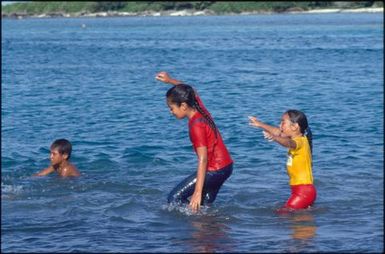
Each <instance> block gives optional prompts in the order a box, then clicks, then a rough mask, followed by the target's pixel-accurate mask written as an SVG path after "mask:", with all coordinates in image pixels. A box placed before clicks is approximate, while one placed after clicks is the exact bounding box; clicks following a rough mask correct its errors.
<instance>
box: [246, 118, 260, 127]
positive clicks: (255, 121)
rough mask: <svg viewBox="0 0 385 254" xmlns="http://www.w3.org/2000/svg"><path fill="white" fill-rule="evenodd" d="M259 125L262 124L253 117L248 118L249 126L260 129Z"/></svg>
mask: <svg viewBox="0 0 385 254" xmlns="http://www.w3.org/2000/svg"><path fill="white" fill-rule="evenodd" d="M261 124H262V122H261V121H259V120H258V119H257V118H256V117H255V116H249V125H251V126H253V127H257V128H260V127H261Z"/></svg>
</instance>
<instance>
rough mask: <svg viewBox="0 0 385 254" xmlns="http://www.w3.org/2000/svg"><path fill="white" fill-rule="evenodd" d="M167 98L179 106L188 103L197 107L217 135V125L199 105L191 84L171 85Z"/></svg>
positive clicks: (192, 106)
mask: <svg viewBox="0 0 385 254" xmlns="http://www.w3.org/2000/svg"><path fill="white" fill-rule="evenodd" d="M166 97H167V100H169V101H170V102H171V103H173V104H176V105H177V106H178V107H180V105H182V103H183V102H184V103H186V104H187V105H188V106H189V107H191V108H194V109H196V110H197V111H198V112H199V113H201V114H202V116H203V117H204V118H205V119H206V121H207V123H208V125H209V126H210V128H211V129H212V130H213V131H214V133H215V137H216V136H217V126H216V125H215V123H214V121H213V119H212V118H211V116H210V115H209V114H208V113H207V112H206V111H205V110H203V109H202V108H201V106H199V103H198V101H197V99H196V96H195V92H194V89H193V88H192V87H191V86H190V85H186V84H179V85H176V86H173V87H171V88H170V89H169V90H168V91H167V93H166Z"/></svg>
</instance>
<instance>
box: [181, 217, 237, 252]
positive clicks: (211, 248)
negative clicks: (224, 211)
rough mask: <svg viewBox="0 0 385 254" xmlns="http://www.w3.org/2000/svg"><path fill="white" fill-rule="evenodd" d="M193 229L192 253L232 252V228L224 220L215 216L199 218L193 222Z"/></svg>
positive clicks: (190, 243)
mask: <svg viewBox="0 0 385 254" xmlns="http://www.w3.org/2000/svg"><path fill="white" fill-rule="evenodd" d="M191 225H192V227H193V230H192V233H191V240H190V241H189V245H190V246H191V247H192V249H191V251H192V252H206V253H213V252H232V251H233V249H234V248H233V241H232V239H231V238H230V237H229V234H228V232H229V230H230V228H229V227H228V226H227V225H226V224H225V223H224V219H223V218H222V219H221V218H218V217H215V216H199V217H196V218H194V219H193V220H192V221H191Z"/></svg>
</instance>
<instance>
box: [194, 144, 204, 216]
mask: <svg viewBox="0 0 385 254" xmlns="http://www.w3.org/2000/svg"><path fill="white" fill-rule="evenodd" d="M197 155H198V170H197V180H196V183H195V190H194V193H193V195H192V196H191V199H190V206H191V208H192V210H193V211H194V212H196V211H197V210H199V208H200V206H201V202H202V191H203V184H204V182H205V176H206V170H207V147H205V146H201V147H198V148H197Z"/></svg>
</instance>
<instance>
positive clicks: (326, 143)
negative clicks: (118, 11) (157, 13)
mask: <svg viewBox="0 0 385 254" xmlns="http://www.w3.org/2000/svg"><path fill="white" fill-rule="evenodd" d="M382 14H383V13H379V14H363V13H360V14H347V13H343V14H342V13H341V14H311V15H306V14H296V15H283V14H281V15H257V16H228V17H224V16H221V17H215V16H213V17H130V18H99V19H98V18H78V19H22V20H9V19H4V20H2V41H1V46H2V47H1V50H2V71H1V72H2V82H1V92H2V93H1V94H2V95H1V116H2V122H1V127H2V129H1V140H2V143H1V173H2V174H1V191H2V192H1V204H2V206H1V207H2V208H1V211H2V215H1V251H2V252H383V251H384V240H383V238H384V232H383V227H384V212H383V208H384V194H383V192H384V187H383V184H384V166H383V163H384V141H383V138H384V106H383V105H384V72H383V68H384V58H383V53H384V48H383V43H384V41H383V39H384V37H383V36H384V29H383V28H384V21H383V17H382ZM158 71H168V72H170V73H171V75H174V76H175V77H176V78H177V79H180V80H183V81H185V82H186V83H189V84H192V85H193V86H194V87H196V89H197V90H198V91H199V93H200V95H201V98H202V100H203V101H204V103H205V104H206V107H207V108H208V109H209V111H210V112H211V114H212V115H213V116H214V119H215V122H216V124H217V126H218V128H219V129H220V131H221V134H222V136H223V138H224V141H225V143H226V144H227V146H228V149H229V150H230V152H231V155H232V157H233V159H234V161H235V164H234V172H233V175H232V176H231V177H230V178H229V179H228V181H227V182H225V184H224V186H223V187H222V189H221V190H220V192H219V194H218V196H217V200H216V201H215V203H214V205H213V206H211V207H204V208H203V209H202V211H201V212H200V213H198V214H193V213H191V212H190V211H189V210H188V209H186V208H183V207H172V206H168V205H167V203H166V197H167V194H168V193H169V192H170V191H171V189H172V188H173V187H174V186H175V185H176V184H178V183H179V181H180V180H182V179H183V178H184V177H186V176H187V175H189V174H191V173H192V172H194V171H195V170H196V165H197V160H196V156H195V154H194V152H193V149H192V147H191V144H190V141H189V138H188V129H187V121H186V120H176V119H175V118H174V117H173V116H172V115H171V114H170V112H169V110H168V108H167V106H166V103H165V92H166V91H167V89H168V86H167V85H165V84H163V83H160V82H157V81H155V79H154V76H155V74H156V73H157V72H158ZM289 108H296V109H300V110H303V111H304V112H305V113H306V114H307V116H308V119H309V122H310V125H311V127H312V130H313V135H314V140H313V146H314V148H313V152H314V155H313V160H314V162H313V175H314V178H315V185H316V187H317V190H318V198H317V201H316V203H315V205H314V207H312V208H311V209H309V210H306V211H303V212H297V213H293V214H286V215H279V214H277V213H276V212H275V210H276V209H277V208H279V207H280V206H281V205H283V203H284V202H285V201H286V200H287V198H288V197H289V195H290V189H289V185H288V176H287V174H286V169H285V161H286V149H285V148H283V147H280V146H279V145H277V144H274V143H269V142H266V140H264V139H263V135H262V134H261V131H260V130H256V129H253V128H251V127H250V126H249V125H248V119H247V116H249V115H256V116H257V117H259V118H260V119H261V120H263V121H266V122H268V123H270V124H279V121H280V117H281V114H282V113H283V112H284V111H285V110H287V109H289ZM58 138H67V139H69V140H70V141H71V142H72V144H73V154H72V158H71V160H72V162H73V163H74V164H75V165H76V166H77V167H78V168H79V170H80V171H81V173H82V176H81V177H80V178H78V179H61V178H60V177H58V176H56V175H54V174H52V175H50V176H47V177H41V178H36V177H31V175H32V174H33V173H35V172H37V171H39V170H40V169H42V168H44V167H46V166H47V165H48V164H49V159H48V156H49V146H50V144H51V143H52V142H53V141H54V140H55V139H58Z"/></svg>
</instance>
